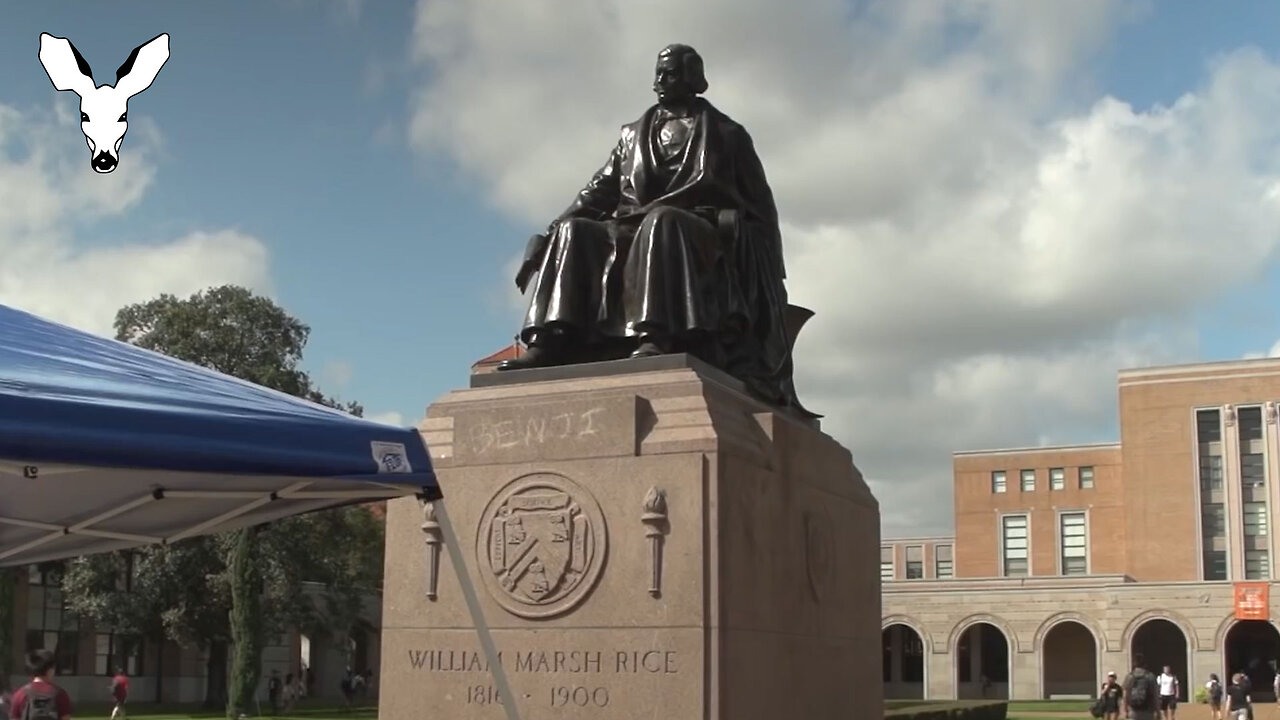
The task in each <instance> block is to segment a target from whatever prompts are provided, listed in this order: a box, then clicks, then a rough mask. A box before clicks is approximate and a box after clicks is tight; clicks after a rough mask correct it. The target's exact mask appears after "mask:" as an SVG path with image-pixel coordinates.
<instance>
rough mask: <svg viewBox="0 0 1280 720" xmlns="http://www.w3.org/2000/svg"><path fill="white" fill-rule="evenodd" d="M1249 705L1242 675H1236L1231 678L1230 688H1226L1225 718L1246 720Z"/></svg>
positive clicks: (1247, 687)
mask: <svg viewBox="0 0 1280 720" xmlns="http://www.w3.org/2000/svg"><path fill="white" fill-rule="evenodd" d="M1251 705H1252V703H1251V702H1250V701H1249V686H1248V685H1247V684H1246V683H1245V681H1244V674H1243V673H1236V674H1235V675H1234V676H1232V678H1231V687H1229V688H1227V716H1228V717H1229V718H1231V720H1248V718H1249V714H1250V713H1249V708H1250V706H1251Z"/></svg>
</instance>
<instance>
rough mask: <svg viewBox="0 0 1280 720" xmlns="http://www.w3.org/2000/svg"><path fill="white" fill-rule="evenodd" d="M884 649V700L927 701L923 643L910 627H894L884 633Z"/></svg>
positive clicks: (887, 628) (897, 625)
mask: <svg viewBox="0 0 1280 720" xmlns="http://www.w3.org/2000/svg"><path fill="white" fill-rule="evenodd" d="M881 636H882V639H883V645H884V696H885V698H886V699H889V700H914V699H924V641H923V640H922V639H921V638H920V633H917V632H916V631H915V628H912V627H911V626H910V625H906V624H903V623H894V624H892V625H889V626H887V627H885V629H884V630H883V631H882V632H881Z"/></svg>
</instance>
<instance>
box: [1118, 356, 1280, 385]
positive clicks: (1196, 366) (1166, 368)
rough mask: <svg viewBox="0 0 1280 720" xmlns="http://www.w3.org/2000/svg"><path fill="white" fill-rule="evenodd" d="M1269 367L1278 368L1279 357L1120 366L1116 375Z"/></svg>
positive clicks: (1128, 377) (1124, 377) (1130, 376)
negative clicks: (1148, 365) (1133, 366)
mask: <svg viewBox="0 0 1280 720" xmlns="http://www.w3.org/2000/svg"><path fill="white" fill-rule="evenodd" d="M1259 368H1269V369H1274V370H1280V358H1247V359H1236V360H1214V361H1210V362H1195V363H1181V364H1178V365H1158V366H1156V367H1146V368H1121V369H1120V371H1119V373H1118V377H1119V379H1120V380H1121V381H1124V380H1135V379H1138V378H1151V377H1162V376H1168V375H1182V374H1186V373H1193V372H1196V371H1218V372H1222V371H1229V370H1257V369H1259Z"/></svg>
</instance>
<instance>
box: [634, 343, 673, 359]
mask: <svg viewBox="0 0 1280 720" xmlns="http://www.w3.org/2000/svg"><path fill="white" fill-rule="evenodd" d="M666 354H667V351H666V350H663V349H662V347H661V346H659V345H658V344H657V343H652V342H645V343H640V347H638V348H636V351H635V352H633V353H631V357H633V358H644V357H656V356H658V355H666Z"/></svg>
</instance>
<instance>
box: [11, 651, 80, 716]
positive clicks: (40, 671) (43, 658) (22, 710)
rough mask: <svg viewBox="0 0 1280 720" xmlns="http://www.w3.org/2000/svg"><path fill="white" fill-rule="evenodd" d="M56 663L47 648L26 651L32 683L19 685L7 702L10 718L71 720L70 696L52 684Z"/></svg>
mask: <svg viewBox="0 0 1280 720" xmlns="http://www.w3.org/2000/svg"><path fill="white" fill-rule="evenodd" d="M56 665H57V662H56V661H55V660H54V657H53V653H51V652H49V651H48V650H32V651H31V652H29V653H27V672H28V673H30V674H31V682H29V683H27V684H26V685H23V686H22V687H20V688H18V690H17V692H15V693H14V694H13V700H12V702H10V704H9V718H10V720H71V696H70V695H67V691H66V690H63V689H62V688H60V687H58V686H57V685H54V684H53V674H54V667H55V666H56Z"/></svg>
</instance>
